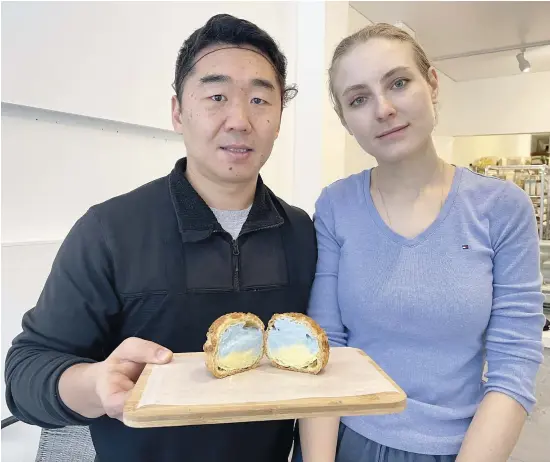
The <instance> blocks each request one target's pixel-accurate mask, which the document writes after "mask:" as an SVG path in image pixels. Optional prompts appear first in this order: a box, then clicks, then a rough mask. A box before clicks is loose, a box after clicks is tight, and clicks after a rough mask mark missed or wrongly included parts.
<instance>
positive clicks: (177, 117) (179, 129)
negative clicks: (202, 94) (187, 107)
mask: <svg viewBox="0 0 550 462" xmlns="http://www.w3.org/2000/svg"><path fill="white" fill-rule="evenodd" d="M172 126H173V127H174V131H175V132H176V133H183V123H182V120H181V105H180V102H179V101H178V97H177V96H176V95H174V96H172Z"/></svg>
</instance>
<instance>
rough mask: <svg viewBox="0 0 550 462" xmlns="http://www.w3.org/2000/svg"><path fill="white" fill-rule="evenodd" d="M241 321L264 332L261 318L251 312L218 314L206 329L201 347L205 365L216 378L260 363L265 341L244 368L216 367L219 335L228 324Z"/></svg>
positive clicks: (237, 372) (252, 367)
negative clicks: (249, 363) (256, 356)
mask: <svg viewBox="0 0 550 462" xmlns="http://www.w3.org/2000/svg"><path fill="white" fill-rule="evenodd" d="M242 322H244V323H245V325H253V326H255V327H257V328H258V329H260V330H261V331H262V334H263V333H264V332H265V325H264V323H263V322H262V320H261V319H260V318H259V317H258V316H256V315H255V314H252V313H228V314H224V315H223V316H220V317H219V318H218V319H216V320H215V321H214V322H213V323H212V325H211V326H210V328H209V329H208V332H207V334H206V342H205V343H204V345H203V348H202V349H203V351H204V353H205V355H206V359H205V363H206V367H207V368H208V370H209V371H210V372H211V373H212V374H213V375H214V377H217V378H218V379H222V378H224V377H228V376H230V375H234V374H239V373H241V372H244V371H247V370H250V369H254V368H255V367H258V366H259V365H260V361H261V360H262V358H263V357H264V354H265V341H264V342H263V344H262V352H261V354H260V355H259V357H258V359H257V360H256V362H255V363H254V364H252V365H250V366H248V367H245V368H241V369H233V370H225V369H221V368H219V367H218V362H217V357H218V347H219V342H220V338H221V335H222V334H223V332H224V331H225V330H226V329H227V328H228V327H229V326H232V325H234V324H239V323H242ZM264 338H265V337H264Z"/></svg>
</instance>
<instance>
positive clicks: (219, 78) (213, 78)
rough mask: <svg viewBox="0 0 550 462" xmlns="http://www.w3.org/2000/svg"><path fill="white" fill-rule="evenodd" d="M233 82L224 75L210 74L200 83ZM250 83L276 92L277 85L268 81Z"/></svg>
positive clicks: (255, 80) (261, 80)
mask: <svg viewBox="0 0 550 462" xmlns="http://www.w3.org/2000/svg"><path fill="white" fill-rule="evenodd" d="M232 81H233V79H232V78H231V77H229V76H228V75H224V74H208V75H205V76H204V77H201V78H200V83H201V84H202V85H205V84H208V83H228V82H232ZM250 83H251V85H252V86H253V87H261V88H266V89H267V90H271V91H274V90H275V85H273V84H272V83H271V82H270V81H269V80H267V79H252V80H251V81H250Z"/></svg>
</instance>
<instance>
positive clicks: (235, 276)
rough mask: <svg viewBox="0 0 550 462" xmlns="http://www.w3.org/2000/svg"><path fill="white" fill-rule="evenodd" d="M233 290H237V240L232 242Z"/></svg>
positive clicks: (238, 253)
mask: <svg viewBox="0 0 550 462" xmlns="http://www.w3.org/2000/svg"><path fill="white" fill-rule="evenodd" d="M232 244H233V288H234V289H235V291H238V290H239V286H240V284H239V255H240V252H239V243H238V241H237V240H233V242H232Z"/></svg>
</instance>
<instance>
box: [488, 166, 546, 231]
mask: <svg viewBox="0 0 550 462" xmlns="http://www.w3.org/2000/svg"><path fill="white" fill-rule="evenodd" d="M510 171H513V172H514V173H517V172H526V173H529V174H533V173H536V174H537V176H538V178H537V182H538V181H540V184H541V187H540V194H529V197H531V202H533V207H534V209H535V212H536V216H537V221H538V226H539V239H540V240H541V241H544V240H548V239H550V226H549V219H550V185H549V184H548V182H549V181H550V166H548V165H506V166H504V165H501V166H498V165H491V166H488V167H486V168H485V174H486V175H489V176H491V172H497V175H498V174H499V173H501V172H510ZM492 176H494V175H492ZM539 201H540V202H539Z"/></svg>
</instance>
